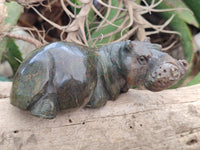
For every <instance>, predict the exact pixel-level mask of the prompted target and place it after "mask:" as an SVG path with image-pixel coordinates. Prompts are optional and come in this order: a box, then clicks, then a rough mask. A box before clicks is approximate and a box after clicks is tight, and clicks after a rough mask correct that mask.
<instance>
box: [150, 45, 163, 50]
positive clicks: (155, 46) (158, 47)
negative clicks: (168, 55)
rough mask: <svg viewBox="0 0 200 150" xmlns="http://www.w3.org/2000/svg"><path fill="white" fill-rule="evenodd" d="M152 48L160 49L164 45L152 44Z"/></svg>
mask: <svg viewBox="0 0 200 150" xmlns="http://www.w3.org/2000/svg"><path fill="white" fill-rule="evenodd" d="M152 48H153V49H155V50H158V51H160V50H161V49H162V46H161V45H160V44H152Z"/></svg>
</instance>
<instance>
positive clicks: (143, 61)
mask: <svg viewBox="0 0 200 150" xmlns="http://www.w3.org/2000/svg"><path fill="white" fill-rule="evenodd" d="M137 60H138V62H139V64H140V65H145V64H147V58H146V57H145V56H140V57H139V58H138V59H137Z"/></svg>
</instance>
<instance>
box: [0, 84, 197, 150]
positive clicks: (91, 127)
mask: <svg viewBox="0 0 200 150" xmlns="http://www.w3.org/2000/svg"><path fill="white" fill-rule="evenodd" d="M10 87H11V83H8V82H0V116H1V119H0V150H7V149H8V150H15V149H16V150H35V149H37V150H44V149H49V150H50V149H52V150H79V149H81V150H96V149H97V150H99V149H105V150H113V149H116V150H118V149H119V150H122V149H124V150H127V149H130V150H139V149H140V150H199V149H200V133H199V132H200V85H195V86H191V87H184V88H179V89H173V90H165V91H162V92H156V93H153V92H150V91H146V90H143V91H139V90H129V92H128V93H126V94H122V95H120V97H119V98H118V99H117V100H116V101H109V102H108V103H107V104H106V106H105V107H103V108H100V109H95V110H94V109H79V110H77V111H74V112H67V111H62V112H59V113H58V115H57V117H56V118H55V119H52V120H46V119H40V118H36V117H34V116H31V115H30V114H29V112H27V111H22V110H20V109H18V108H16V107H14V106H12V105H11V104H10V103H9V91H10Z"/></svg>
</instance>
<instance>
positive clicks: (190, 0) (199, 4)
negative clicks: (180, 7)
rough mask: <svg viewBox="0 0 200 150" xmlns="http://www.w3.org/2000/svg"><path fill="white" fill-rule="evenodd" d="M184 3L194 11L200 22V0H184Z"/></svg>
mask: <svg viewBox="0 0 200 150" xmlns="http://www.w3.org/2000/svg"><path fill="white" fill-rule="evenodd" d="M183 1H184V3H185V4H186V5H187V6H188V7H189V8H190V9H191V10H192V11H193V13H194V15H195V16H196V19H197V21H198V22H199V24H200V9H199V8H200V0H183Z"/></svg>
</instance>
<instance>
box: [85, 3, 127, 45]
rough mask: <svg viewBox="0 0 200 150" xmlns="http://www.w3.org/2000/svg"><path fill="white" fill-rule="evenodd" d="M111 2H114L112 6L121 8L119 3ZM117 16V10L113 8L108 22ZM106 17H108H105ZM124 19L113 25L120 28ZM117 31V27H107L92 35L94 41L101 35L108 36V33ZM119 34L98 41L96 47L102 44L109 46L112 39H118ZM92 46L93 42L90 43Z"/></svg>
mask: <svg viewBox="0 0 200 150" xmlns="http://www.w3.org/2000/svg"><path fill="white" fill-rule="evenodd" d="M111 2H112V3H111V5H112V6H115V7H118V6H119V1H111ZM122 8H123V6H122ZM116 14H117V9H113V8H111V11H110V13H109V16H108V18H107V20H108V21H110V20H111V19H112V18H113V17H115V16H116ZM122 15H124V13H121V14H120V16H122ZM105 16H106V15H105ZM105 16H104V17H105ZM120 16H119V17H120ZM123 19H124V18H121V19H119V20H117V21H115V22H113V24H115V25H118V26H120V24H121V23H122V22H123ZM115 30H117V27H116V26H113V25H107V26H105V27H104V28H102V29H100V30H98V31H94V32H93V34H92V39H95V38H98V37H99V36H100V35H101V34H102V35H106V34H108V33H111V32H113V31H115ZM119 33H120V32H118V33H116V34H114V35H111V36H109V37H106V38H103V39H102V40H98V41H97V42H96V45H97V46H98V44H101V45H105V44H107V43H108V42H109V41H112V39H116V38H117V35H118V34H119ZM92 44H93V42H90V43H89V45H90V46H91V45H92ZM101 45H99V46H101Z"/></svg>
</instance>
